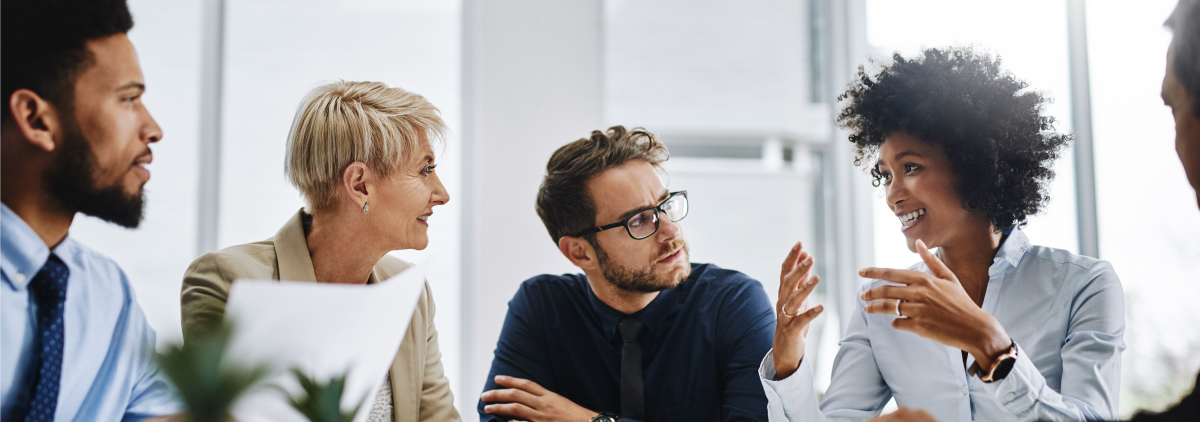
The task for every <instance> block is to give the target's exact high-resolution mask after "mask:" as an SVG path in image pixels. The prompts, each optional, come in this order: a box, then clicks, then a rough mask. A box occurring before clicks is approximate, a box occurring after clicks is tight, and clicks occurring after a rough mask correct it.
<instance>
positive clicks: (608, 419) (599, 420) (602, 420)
mask: <svg viewBox="0 0 1200 422" xmlns="http://www.w3.org/2000/svg"><path fill="white" fill-rule="evenodd" d="M592 422H617V417H616V415H613V414H609V413H601V414H599V415H596V417H594V418H592Z"/></svg>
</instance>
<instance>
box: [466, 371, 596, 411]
mask: <svg viewBox="0 0 1200 422" xmlns="http://www.w3.org/2000/svg"><path fill="white" fill-rule="evenodd" d="M496 384H500V386H501V387H508V388H503V389H496V390H489V391H485V392H484V393H483V395H482V396H480V399H482V400H483V401H485V402H488V403H492V404H489V405H487V406H484V407H483V411H484V412H487V413H488V414H492V415H504V416H508V417H510V418H514V419H519V420H523V421H530V422H557V421H570V422H579V421H588V420H591V419H592V418H593V417H595V416H596V415H598V414H599V412H593V411H591V410H588V409H585V408H584V407H583V406H580V405H578V404H575V402H572V401H570V400H567V398H566V397H563V396H560V395H558V394H555V393H554V392H553V391H550V390H547V389H545V388H543V387H542V386H540V385H538V384H537V383H536V382H533V381H530V380H527V379H521V378H514V377H509V376H504V375H497V376H496Z"/></svg>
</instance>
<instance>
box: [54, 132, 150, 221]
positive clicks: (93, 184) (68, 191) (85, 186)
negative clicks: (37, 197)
mask: <svg viewBox="0 0 1200 422" xmlns="http://www.w3.org/2000/svg"><path fill="white" fill-rule="evenodd" d="M64 123H66V124H64V125H63V142H62V145H60V146H59V151H58V155H57V156H55V157H54V160H53V161H52V162H51V163H50V166H49V167H47V168H46V170H45V171H44V172H43V173H42V177H43V179H44V180H45V184H46V186H47V189H48V190H49V193H50V195H51V196H52V197H53V198H54V199H55V200H57V201H58V202H59V203H60V204H62V206H63V207H65V208H66V209H67V210H70V211H74V212H81V213H84V214H87V215H90V216H92V217H96V218H99V219H101V220H104V221H107V222H110V223H113V224H116V225H119V226H122V227H126V228H131V229H132V228H136V227H137V226H138V224H140V223H141V222H142V214H143V211H144V210H145V197H144V194H143V191H142V188H141V187H138V191H137V193H135V194H132V195H131V194H128V193H126V192H125V189H124V187H123V186H121V183H120V181H119V179H118V181H117V182H115V183H113V184H111V185H108V186H99V183H98V182H97V181H96V169H97V168H98V167H99V163H98V160H97V159H96V154H95V152H94V151H92V145H91V142H88V140H87V137H86V136H84V134H83V132H82V131H80V130H79V128H78V127H77V126H76V125H74V124H73V123H74V122H70V119H67V122H64Z"/></svg>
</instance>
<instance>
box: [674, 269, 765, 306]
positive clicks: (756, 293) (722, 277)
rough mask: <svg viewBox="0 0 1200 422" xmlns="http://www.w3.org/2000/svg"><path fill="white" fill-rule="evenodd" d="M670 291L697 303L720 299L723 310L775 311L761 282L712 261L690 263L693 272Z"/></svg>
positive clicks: (713, 301) (718, 300)
mask: <svg viewBox="0 0 1200 422" xmlns="http://www.w3.org/2000/svg"><path fill="white" fill-rule="evenodd" d="M673 294H682V295H684V296H686V297H687V299H681V300H687V301H696V303H719V304H721V305H720V309H723V310H724V311H725V312H735V313H742V312H749V313H752V314H757V313H759V312H760V311H764V310H765V311H767V312H768V313H771V314H772V315H774V311H773V310H772V309H773V308H772V307H771V304H770V299H769V298H768V297H767V291H766V290H764V289H763V286H762V283H760V282H759V281H758V280H755V279H754V278H752V277H750V276H748V275H746V274H743V273H741V272H739V271H734V270H729V269H725V268H721V267H718V266H716V265H715V264H704V263H698V264H692V276H691V277H689V279H688V281H686V282H684V284H682V285H680V286H679V287H676V288H675V289H674V291H673Z"/></svg>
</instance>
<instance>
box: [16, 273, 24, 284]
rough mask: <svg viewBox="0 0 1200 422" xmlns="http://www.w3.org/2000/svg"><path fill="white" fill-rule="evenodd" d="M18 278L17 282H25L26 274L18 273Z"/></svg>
mask: <svg viewBox="0 0 1200 422" xmlns="http://www.w3.org/2000/svg"><path fill="white" fill-rule="evenodd" d="M16 278H17V279H16V280H15V281H16V282H17V284H25V274H22V273H17V277H16Z"/></svg>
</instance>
